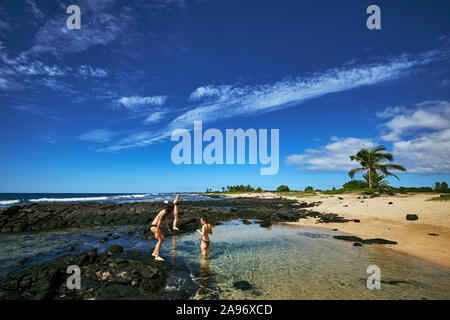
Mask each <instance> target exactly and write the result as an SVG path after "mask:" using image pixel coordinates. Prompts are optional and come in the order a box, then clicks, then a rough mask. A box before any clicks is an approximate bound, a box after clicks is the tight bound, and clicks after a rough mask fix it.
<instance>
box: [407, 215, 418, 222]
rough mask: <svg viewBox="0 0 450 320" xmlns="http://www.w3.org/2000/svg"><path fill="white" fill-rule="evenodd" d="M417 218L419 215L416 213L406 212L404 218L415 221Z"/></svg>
mask: <svg viewBox="0 0 450 320" xmlns="http://www.w3.org/2000/svg"><path fill="white" fill-rule="evenodd" d="M418 219H419V217H418V216H417V214H407V215H406V220H410V221H415V220H418Z"/></svg>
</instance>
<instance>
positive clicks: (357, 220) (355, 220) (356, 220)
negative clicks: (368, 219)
mask: <svg viewBox="0 0 450 320" xmlns="http://www.w3.org/2000/svg"><path fill="white" fill-rule="evenodd" d="M353 222H356V223H359V222H361V221H359V219H353Z"/></svg>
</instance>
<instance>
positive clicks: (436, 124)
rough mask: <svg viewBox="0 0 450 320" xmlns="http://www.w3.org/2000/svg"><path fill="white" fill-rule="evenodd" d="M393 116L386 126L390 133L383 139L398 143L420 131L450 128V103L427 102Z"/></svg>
mask: <svg viewBox="0 0 450 320" xmlns="http://www.w3.org/2000/svg"><path fill="white" fill-rule="evenodd" d="M386 110H387V109H386ZM386 110H385V112H386ZM391 116H393V118H392V119H391V120H390V121H389V122H387V123H385V124H384V126H385V127H386V128H387V129H388V130H389V132H388V133H387V134H385V135H383V136H382V137H381V138H382V139H383V140H385V141H398V140H400V139H401V136H403V135H406V134H410V133H411V132H415V131H418V130H443V129H447V128H450V103H449V102H447V101H425V102H422V103H419V104H417V108H413V109H411V110H404V111H403V113H401V114H397V115H395V116H394V115H391Z"/></svg>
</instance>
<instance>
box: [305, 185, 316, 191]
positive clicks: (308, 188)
mask: <svg viewBox="0 0 450 320" xmlns="http://www.w3.org/2000/svg"><path fill="white" fill-rule="evenodd" d="M313 191H314V188H313V187H311V186H309V187H306V188H305V192H313Z"/></svg>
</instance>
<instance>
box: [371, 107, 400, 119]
mask: <svg viewBox="0 0 450 320" xmlns="http://www.w3.org/2000/svg"><path fill="white" fill-rule="evenodd" d="M405 111H406V108H405V107H404V106H398V107H387V108H386V109H384V110H383V111H380V112H377V117H379V118H392V117H394V116H396V115H398V114H400V113H404V112H405Z"/></svg>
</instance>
